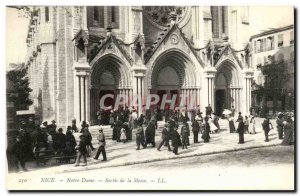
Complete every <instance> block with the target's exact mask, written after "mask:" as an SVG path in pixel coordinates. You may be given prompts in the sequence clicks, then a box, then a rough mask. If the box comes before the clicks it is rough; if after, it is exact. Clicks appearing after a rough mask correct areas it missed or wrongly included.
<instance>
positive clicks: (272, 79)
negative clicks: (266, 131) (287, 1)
mask: <svg viewBox="0 0 300 196" xmlns="http://www.w3.org/2000/svg"><path fill="white" fill-rule="evenodd" d="M250 41H251V46H252V48H253V51H252V58H253V61H252V62H253V69H254V73H255V74H254V80H253V91H252V105H253V106H256V107H258V108H260V109H261V110H263V111H262V113H266V114H268V115H273V114H275V113H277V112H280V111H287V110H289V111H291V110H294V74H295V72H294V67H295V62H294V25H289V26H285V27H281V28H277V29H272V30H269V31H265V32H262V33H260V34H257V35H253V36H251V38H250Z"/></svg>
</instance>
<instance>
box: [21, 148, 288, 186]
mask: <svg viewBox="0 0 300 196" xmlns="http://www.w3.org/2000/svg"><path fill="white" fill-rule="evenodd" d="M41 176H42V174H41ZM22 177H28V178H30V177H32V175H31V174H30V173H22ZM47 177H55V179H57V180H60V181H61V183H62V185H63V186H61V187H63V188H64V189H97V190H101V184H103V183H105V188H106V189H112V190H114V189H142V190H143V189H161V190H168V189H171V190H174V189H181V190H184V189H187V190H188V189H192V188H195V187H196V189H199V190H226V189H227V190H233V189H234V190H235V189H238V190H273V189H277V190H282V189H284V190H287V189H289V190H291V189H293V186H294V146H273V147H263V148H256V149H248V150H242V151H237V152H227V153H219V154H213V155H204V156H195V157H189V158H180V159H175V160H174V159H173V160H165V161H157V162H151V163H143V164H135V165H130V166H120V167H110V168H103V169H95V170H82V171H76V172H69V173H60V174H55V175H47ZM121 179H123V180H125V182H123V183H121V182H120V180H121ZM130 179H131V180H134V181H135V183H132V182H130V183H129V182H127V180H130ZM71 180H78V181H80V182H85V183H84V186H83V185H82V184H77V185H80V186H76V183H73V182H72V183H71V182H67V181H71ZM89 180H90V181H93V180H94V181H93V182H88V181H89ZM95 183H96V184H95ZM43 185H44V186H45V187H44V188H49V187H47V185H46V184H42V185H39V186H40V187H39V188H43ZM116 187H117V188H116Z"/></svg>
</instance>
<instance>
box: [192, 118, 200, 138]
mask: <svg viewBox="0 0 300 196" xmlns="http://www.w3.org/2000/svg"><path fill="white" fill-rule="evenodd" d="M199 129H200V126H199V123H198V122H197V121H196V120H193V122H192V131H193V134H194V143H199V142H198V134H199Z"/></svg>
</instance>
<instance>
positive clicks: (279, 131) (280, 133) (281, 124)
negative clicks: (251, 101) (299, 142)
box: [276, 112, 284, 140]
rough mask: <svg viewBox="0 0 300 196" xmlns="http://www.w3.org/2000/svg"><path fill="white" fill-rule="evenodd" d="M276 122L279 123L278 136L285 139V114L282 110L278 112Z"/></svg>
mask: <svg viewBox="0 0 300 196" xmlns="http://www.w3.org/2000/svg"><path fill="white" fill-rule="evenodd" d="M276 124H277V131H278V138H279V139H280V140H282V139H283V126H284V125H283V114H282V113H281V112H280V113H278V117H277V119H276Z"/></svg>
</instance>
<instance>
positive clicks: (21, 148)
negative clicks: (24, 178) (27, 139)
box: [12, 135, 27, 172]
mask: <svg viewBox="0 0 300 196" xmlns="http://www.w3.org/2000/svg"><path fill="white" fill-rule="evenodd" d="M12 154H13V156H14V158H15V159H14V160H15V162H14V163H15V169H16V171H17V172H18V171H19V162H20V165H21V167H22V169H23V170H24V171H27V169H26V167H25V160H26V149H25V144H24V141H22V137H21V136H20V135H18V136H17V138H16V141H15V143H14V144H13V146H12Z"/></svg>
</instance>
